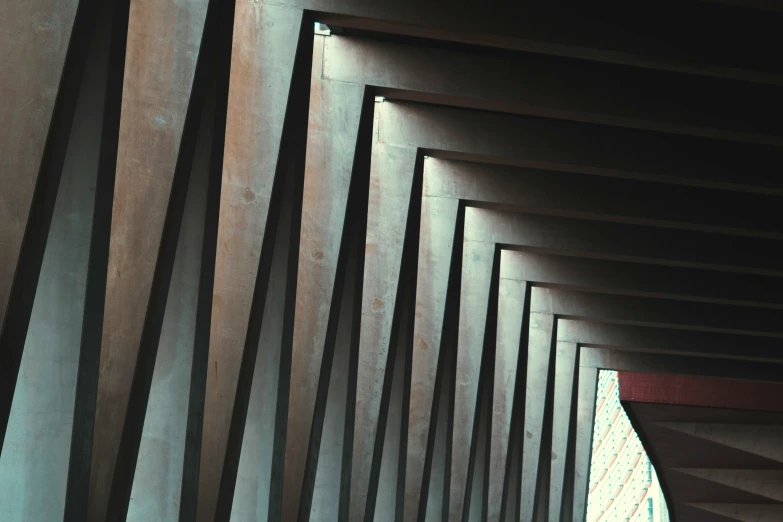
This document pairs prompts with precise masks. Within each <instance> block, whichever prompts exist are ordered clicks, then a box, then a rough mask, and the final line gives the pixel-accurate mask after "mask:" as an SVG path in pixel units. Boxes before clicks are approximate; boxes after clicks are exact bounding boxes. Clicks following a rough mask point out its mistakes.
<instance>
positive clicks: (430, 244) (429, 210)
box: [381, 104, 464, 522]
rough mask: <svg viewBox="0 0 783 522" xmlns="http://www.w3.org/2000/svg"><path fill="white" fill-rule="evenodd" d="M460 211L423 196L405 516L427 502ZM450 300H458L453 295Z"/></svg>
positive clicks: (412, 521)
mask: <svg viewBox="0 0 783 522" xmlns="http://www.w3.org/2000/svg"><path fill="white" fill-rule="evenodd" d="M383 105H386V104H383ZM381 117H382V118H383V112H382V115H381ZM381 121H383V120H381ZM459 214H460V203H459V202H458V201H457V200H454V199H445V198H430V197H424V198H422V207H421V229H420V238H419V259H418V275H417V278H416V306H415V314H416V315H415V321H414V326H413V355H412V367H411V371H412V374H411V401H410V413H409V425H408V454H407V463H406V467H405V470H406V474H405V514H404V521H405V522H416V521H418V520H419V519H420V517H422V515H423V513H424V509H425V507H426V506H425V502H426V501H427V498H426V495H424V493H425V492H426V488H427V485H426V483H427V476H426V475H427V470H426V466H425V463H426V462H425V461H426V460H427V459H428V451H429V448H431V447H432V445H433V442H434V430H433V429H431V426H430V422H431V416H432V414H433V411H435V412H437V403H436V400H437V399H436V398H437V391H436V388H435V381H436V374H437V371H438V367H439V364H440V363H441V361H440V351H441V342H442V336H443V329H444V326H445V324H444V319H445V318H446V301H447V294H448V293H449V279H450V277H449V276H450V274H451V273H452V271H453V270H455V266H456V265H458V264H459V263H458V262H457V261H456V259H459V261H461V258H462V252H461V250H462V233H461V230H460V228H461V226H463V220H464V218H463V219H458V217H459ZM453 300H457V296H456V295H454V297H453Z"/></svg>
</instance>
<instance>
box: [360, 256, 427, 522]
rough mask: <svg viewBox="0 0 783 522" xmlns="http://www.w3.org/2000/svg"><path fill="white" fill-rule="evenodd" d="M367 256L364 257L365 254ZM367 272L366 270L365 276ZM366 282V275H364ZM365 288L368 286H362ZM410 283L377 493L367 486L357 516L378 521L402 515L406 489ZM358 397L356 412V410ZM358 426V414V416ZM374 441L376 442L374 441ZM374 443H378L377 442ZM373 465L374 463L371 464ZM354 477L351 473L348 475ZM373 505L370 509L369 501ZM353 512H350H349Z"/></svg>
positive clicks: (384, 521) (406, 297) (396, 359)
mask: <svg viewBox="0 0 783 522" xmlns="http://www.w3.org/2000/svg"><path fill="white" fill-rule="evenodd" d="M365 259H366V258H365ZM366 275H367V272H366V271H365V276H366ZM365 282H366V279H365ZM365 288H367V287H366V286H365ZM413 290H414V288H413V286H412V285H410V286H409V288H408V289H407V291H406V293H405V295H404V297H403V304H402V310H403V313H402V314H401V315H402V319H401V321H402V322H401V324H400V327H399V328H400V329H399V333H398V336H397V347H396V349H395V360H394V361H390V364H393V365H394V366H393V376H392V383H391V390H390V391H389V398H388V403H389V406H388V410H387V414H386V415H387V417H386V430H385V433H383V434H379V435H378V436H382V437H383V453H382V456H381V457H380V464H378V465H377V466H378V467H379V468H380V469H379V471H378V478H377V485H375V490H376V493H375V494H374V495H373V493H372V487H370V488H368V489H369V490H370V491H369V493H368V499H367V508H366V511H367V515H366V516H364V517H363V518H360V520H367V521H368V522H369V521H377V522H395V521H397V520H400V519H401V517H402V508H403V500H404V493H405V458H406V453H407V452H406V447H407V435H408V429H407V428H408V415H407V413H408V403H409V400H410V357H411V347H412V343H411V334H412V329H413V328H412V327H413V315H412V314H411V311H412V310H413V299H414V296H413ZM358 405H359V404H358V401H357V414H358ZM357 426H358V418H357ZM358 442H359V441H358V440H357V439H354V447H357V446H358ZM376 444H377V443H376ZM376 447H377V445H376ZM373 459H374V461H375V460H377V459H378V456H377V450H376V454H375V455H374V456H373ZM353 464H354V470H356V468H357V466H356V459H354V461H353ZM373 465H374V466H375V464H373ZM351 480H352V481H354V480H355V477H354V475H352V476H351ZM373 501H374V504H375V507H374V509H373V511H372V512H370V508H371V507H372V504H373ZM351 516H352V517H353V516H354V515H353V514H352V515H351Z"/></svg>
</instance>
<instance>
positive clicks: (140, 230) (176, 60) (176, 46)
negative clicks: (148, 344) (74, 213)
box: [88, 0, 206, 521]
mask: <svg viewBox="0 0 783 522" xmlns="http://www.w3.org/2000/svg"><path fill="white" fill-rule="evenodd" d="M205 14H206V2H205V1H203V0H202V1H199V2H195V3H191V4H187V5H186V6H179V5H174V4H171V3H169V2H164V1H161V0H145V1H142V2H134V3H133V4H132V6H131V10H130V21H129V31H128V44H127V59H126V63H125V70H126V74H125V83H124V85H123V98H122V118H121V122H120V141H119V143H120V145H119V150H118V158H117V172H116V181H115V191H114V208H113V215H112V232H111V244H110V251H109V273H108V281H107V286H106V305H105V309H104V328H103V341H102V352H101V365H100V377H99V381H98V399H97V405H96V413H95V437H94V446H93V454H92V472H91V477H90V478H91V480H90V500H89V508H88V520H90V521H93V520H101V519H103V517H104V516H105V513H106V509H107V505H108V497H109V491H110V489H111V487H112V481H113V475H114V466H115V463H116V459H117V452H118V449H119V442H120V436H121V433H122V429H123V424H124V420H125V414H126V410H127V407H128V399H129V394H130V387H131V382H132V378H133V371H132V369H133V368H134V367H135V365H136V358H137V357H136V356H137V353H138V350H139V343H140V340H141V332H142V329H143V325H144V320H145V316H146V312H147V305H148V301H149V297H150V289H151V286H152V278H153V274H154V271H155V266H156V263H157V253H158V249H159V245H160V238H161V235H162V231H163V225H164V221H165V217H166V210H167V207H168V202H169V194H170V189H171V184H172V179H173V174H174V166H175V163H176V161H177V155H178V151H179V144H180V137H181V134H182V129H183V124H184V119H185V112H186V110H187V104H188V98H189V94H190V88H191V84H192V82H193V77H194V72H195V65H196V57H197V55H198V47H199V42H200V38H201V30H202V27H203V25H204V17H205ZM180 33H181V37H174V36H173V34H180ZM149 49H154V50H155V51H154V52H152V53H149V52H147V50H149Z"/></svg>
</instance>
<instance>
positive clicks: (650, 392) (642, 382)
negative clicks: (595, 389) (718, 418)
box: [617, 372, 783, 412]
mask: <svg viewBox="0 0 783 522" xmlns="http://www.w3.org/2000/svg"><path fill="white" fill-rule="evenodd" d="M617 379H618V381H619V384H620V400H621V401H634V402H655V403H663V404H685V405H690V406H706V407H713V408H736V409H742V410H761V411H781V412H783V385H781V384H775V383H761V382H752V381H735V380H727V379H715V378H708V377H697V376H686V375H665V374H649V373H631V372H619V373H618V374H617Z"/></svg>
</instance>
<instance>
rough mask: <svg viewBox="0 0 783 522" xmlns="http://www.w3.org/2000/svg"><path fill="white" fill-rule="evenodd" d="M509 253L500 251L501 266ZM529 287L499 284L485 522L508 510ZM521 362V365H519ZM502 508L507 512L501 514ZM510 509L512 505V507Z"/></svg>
mask: <svg viewBox="0 0 783 522" xmlns="http://www.w3.org/2000/svg"><path fill="white" fill-rule="evenodd" d="M507 255H508V254H507V253H505V252H501V264H502V263H504V262H505V258H506V256H507ZM529 291H530V287H529V285H528V284H527V283H526V282H524V281H516V280H512V279H503V278H501V279H500V281H499V283H498V317H497V342H496V348H495V379H494V383H493V397H492V419H491V425H492V428H491V442H490V460H489V475H488V485H489V494H488V499H487V507H488V509H487V520H488V521H490V522H499V521H500V520H504V518H502V517H503V515H504V514H507V513H508V512H509V511H514V510H513V509H511V508H510V506H509V504H508V501H507V500H506V501H504V498H503V497H504V495H509V492H511V491H512V488H511V482H512V477H511V476H509V475H510V469H511V468H512V466H513V463H512V462H510V461H509V459H512V456H511V454H512V446H514V444H515V442H516V441H515V440H512V439H511V438H510V437H511V433H512V431H513V426H512V421H513V416H512V412H513V411H514V409H515V407H516V408H517V409H521V408H520V405H515V397H516V396H517V388H518V387H523V388H524V386H525V380H526V378H527V372H526V371H525V368H526V367H527V332H526V331H524V330H523V329H524V325H525V319H526V316H527V315H528V314H529V308H530V306H529V298H528V296H527V293H528V292H529ZM520 359H521V360H522V365H521V366H520ZM502 507H505V509H506V513H503V512H502ZM512 507H513V506H512Z"/></svg>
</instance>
